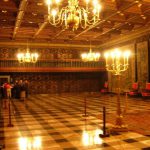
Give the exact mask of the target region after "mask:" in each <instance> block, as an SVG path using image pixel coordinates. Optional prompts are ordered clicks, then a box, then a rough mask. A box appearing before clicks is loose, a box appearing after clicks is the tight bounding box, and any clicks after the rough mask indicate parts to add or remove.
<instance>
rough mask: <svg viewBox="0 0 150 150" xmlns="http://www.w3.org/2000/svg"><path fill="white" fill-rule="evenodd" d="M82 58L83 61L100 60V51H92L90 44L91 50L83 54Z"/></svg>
mask: <svg viewBox="0 0 150 150" xmlns="http://www.w3.org/2000/svg"><path fill="white" fill-rule="evenodd" d="M81 58H82V60H83V61H98V60H99V58H100V53H95V52H92V48H91V44H90V50H89V52H88V53H83V54H81Z"/></svg>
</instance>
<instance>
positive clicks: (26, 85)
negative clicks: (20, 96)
mask: <svg viewBox="0 0 150 150" xmlns="http://www.w3.org/2000/svg"><path fill="white" fill-rule="evenodd" d="M23 86H24V89H25V95H26V98H28V95H29V81H28V80H25V81H24V84H23Z"/></svg>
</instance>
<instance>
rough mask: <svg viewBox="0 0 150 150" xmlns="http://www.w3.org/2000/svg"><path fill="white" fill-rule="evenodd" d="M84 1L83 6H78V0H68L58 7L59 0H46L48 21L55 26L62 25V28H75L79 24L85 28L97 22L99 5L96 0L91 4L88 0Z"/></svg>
mask: <svg viewBox="0 0 150 150" xmlns="http://www.w3.org/2000/svg"><path fill="white" fill-rule="evenodd" d="M85 1H86V4H85V7H83V6H79V1H78V0H68V5H67V6H65V7H62V8H59V6H60V0H47V5H48V20H49V23H50V24H51V25H54V26H56V27H59V26H63V28H64V29H68V28H71V29H72V30H77V29H78V27H79V26H80V27H81V28H86V27H87V26H90V25H93V24H95V23H97V22H98V21H99V20H100V19H99V13H100V10H101V5H100V4H99V3H98V0H93V1H92V2H93V4H91V2H90V0H85ZM90 6H92V8H91V7H90Z"/></svg>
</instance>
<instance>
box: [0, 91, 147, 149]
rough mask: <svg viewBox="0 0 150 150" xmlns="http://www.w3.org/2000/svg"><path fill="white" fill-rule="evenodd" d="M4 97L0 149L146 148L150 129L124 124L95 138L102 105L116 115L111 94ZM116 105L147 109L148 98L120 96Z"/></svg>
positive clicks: (109, 124)
mask: <svg viewBox="0 0 150 150" xmlns="http://www.w3.org/2000/svg"><path fill="white" fill-rule="evenodd" d="M10 101H11V103H10V104H11V105H10V106H11V107H10V110H11V116H9V105H8V103H7V105H6V106H4V101H2V100H1V113H0V146H1V147H0V149H5V150H87V149H88V150H90V149H91V150H150V134H141V133H138V132H135V131H133V130H132V131H131V130H130V127H128V131H127V132H110V136H109V137H105V138H100V137H99V134H102V133H103V130H102V129H103V121H102V117H101V116H102V113H103V109H102V108H103V106H105V107H106V108H107V109H106V110H107V113H106V118H107V116H108V118H110V117H109V116H110V115H111V114H112V115H115V114H116V106H117V105H116V96H115V95H100V94H87V93H74V94H61V95H56V94H49V95H48V94H40V95H30V96H29V98H28V99H27V100H25V102H24V101H22V100H16V99H11V100H10ZM85 102H86V115H87V116H86V117H85ZM2 103H3V104H2ZM121 107H122V109H123V110H124V111H126V113H128V114H130V113H137V112H138V113H139V114H140V113H142V112H145V111H146V112H148V113H149V112H150V100H149V99H147V100H143V99H142V98H127V97H126V96H125V95H122V96H121ZM106 122H107V124H106V127H107V128H108V130H107V131H108V132H109V129H111V128H112V126H113V124H112V122H111V121H109V119H106ZM10 125H13V127H8V126H10ZM137 126H138V124H137ZM139 128H140V127H139ZM144 130H148V129H146V128H145V129H144Z"/></svg>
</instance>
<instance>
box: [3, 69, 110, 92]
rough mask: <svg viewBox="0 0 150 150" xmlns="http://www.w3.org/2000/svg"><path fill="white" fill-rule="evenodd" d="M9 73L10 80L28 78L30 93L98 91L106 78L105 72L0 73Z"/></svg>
mask: <svg viewBox="0 0 150 150" xmlns="http://www.w3.org/2000/svg"><path fill="white" fill-rule="evenodd" d="M0 75H10V78H11V82H14V81H15V80H20V79H22V80H25V79H27V80H29V83H30V93H31V94H48V93H64V92H98V91H100V89H101V88H103V85H104V82H105V81H106V80H107V73H106V72H84V73H79V72H63V73H0Z"/></svg>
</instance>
